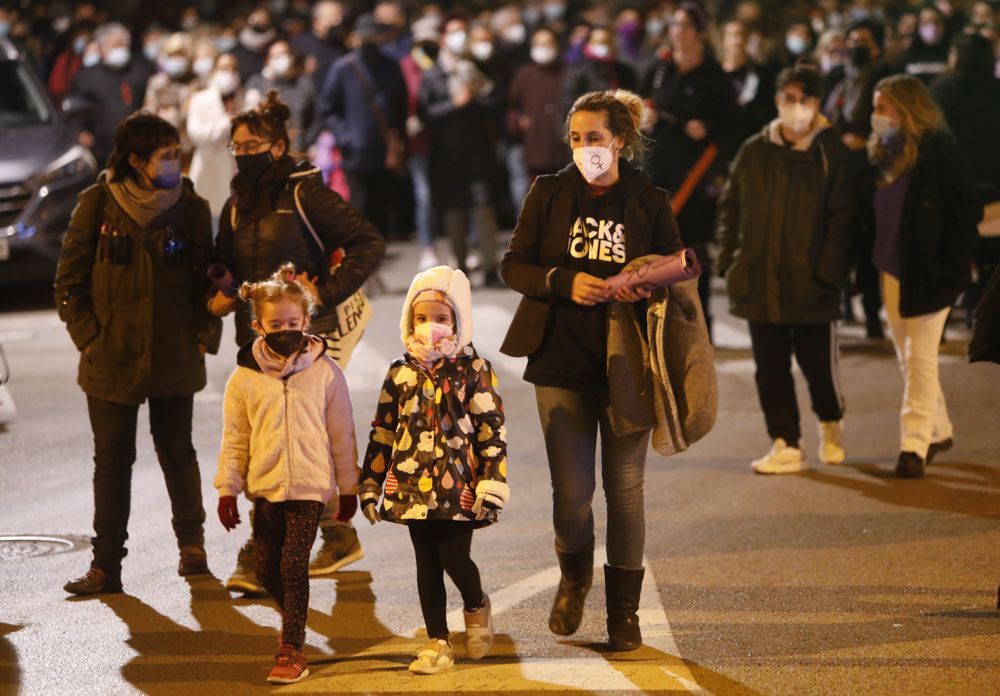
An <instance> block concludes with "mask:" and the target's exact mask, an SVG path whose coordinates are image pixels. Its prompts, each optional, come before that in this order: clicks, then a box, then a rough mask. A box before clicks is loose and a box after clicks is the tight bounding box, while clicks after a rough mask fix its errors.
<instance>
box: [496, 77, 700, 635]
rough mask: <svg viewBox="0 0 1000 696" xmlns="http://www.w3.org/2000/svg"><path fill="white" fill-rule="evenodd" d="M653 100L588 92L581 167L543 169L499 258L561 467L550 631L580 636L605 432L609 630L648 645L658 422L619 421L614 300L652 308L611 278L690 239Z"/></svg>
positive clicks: (578, 125) (555, 465)
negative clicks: (646, 145)
mask: <svg viewBox="0 0 1000 696" xmlns="http://www.w3.org/2000/svg"><path fill="white" fill-rule="evenodd" d="M643 110H644V106H643V104H642V101H641V100H640V98H639V97H638V96H636V95H635V94H632V93H631V92H622V91H618V92H615V93H612V92H590V93H588V94H585V95H583V96H582V97H580V98H579V99H577V101H576V103H575V104H574V105H573V108H572V109H571V110H570V114H569V118H568V121H567V131H568V133H567V135H568V140H569V143H570V146H571V147H572V148H573V159H574V161H575V163H576V164H575V165H569V166H568V167H566V168H565V169H563V170H562V171H560V172H559V173H558V174H554V175H549V176H541V177H538V178H537V179H536V180H535V183H534V185H533V186H532V187H531V190H530V191H529V192H528V195H527V197H526V198H525V201H524V206H523V207H522V209H521V214H520V217H519V218H518V222H517V226H516V227H515V228H514V237H513V239H512V240H511V243H510V248H509V249H508V250H507V254H506V255H505V256H504V259H503V263H502V264H501V267H500V272H501V275H502V276H503V279H504V282H506V283H507V285H508V286H510V287H511V288H512V289H514V290H517V291H518V292H519V293H521V294H522V295H524V297H523V298H522V299H521V304H520V306H519V307H518V310H517V313H516V315H515V316H514V320H513V322H512V323H511V326H510V328H509V329H508V331H507V336H506V338H505V339H504V344H503V347H502V348H501V350H503V352H505V353H507V354H508V355H513V356H527V357H528V367H527V369H526V370H525V372H524V378H525V379H526V380H527V381H529V382H531V383H533V384H534V385H535V394H536V399H537V402H538V414H539V418H540V420H541V423H542V430H543V432H544V434H545V448H546V452H547V454H548V460H549V469H550V472H551V475H552V488H553V493H554V495H553V504H554V510H553V521H554V525H555V543H556V555H557V556H558V557H559V567H560V569H561V570H562V580H561V581H560V583H559V589H558V592H557V595H556V599H555V603H554V605H553V607H552V613H551V614H550V616H549V628H550V629H551V630H552V631H553V632H554V633H556V634H559V635H570V634H572V633H574V632H575V631H576V630H577V628H578V627H579V625H580V620H581V618H582V615H583V604H584V600H585V598H586V596H587V591H588V590H589V589H590V583H591V576H592V574H593V567H594V517H593V512H592V510H591V501H592V499H593V495H594V489H595V487H596V479H595V464H596V463H595V448H596V444H597V433H598V430H599V431H600V433H601V470H602V475H603V481H604V490H605V495H606V497H607V504H608V525H607V527H608V540H607V549H608V564H607V565H606V566H605V577H606V580H607V582H606V587H607V606H608V635H609V643H610V645H611V648H612V649H614V650H634V649H635V648H638V647H639V645H641V643H642V636H641V634H640V632H639V620H638V617H637V616H636V613H635V612H636V610H637V609H638V605H639V591H640V589H641V586H642V577H643V573H644V569H643V567H642V558H643V544H644V538H645V520H644V517H643V485H642V484H643V471H644V468H645V462H646V450H647V448H648V445H649V430H645V431H641V432H638V433H635V434H631V435H617V434H616V433H615V432H614V431H613V429H612V426H611V423H610V420H609V416H608V405H609V396H608V366H607V361H608V352H607V320H608V305H607V304H606V302H607V301H609V300H611V299H615V300H618V301H619V302H625V303H639V304H640V305H641V304H642V303H643V300H644V299H645V297H647V296H648V294H646V295H640V294H637V293H632V292H627V293H622V292H620V293H619V294H618V295H616V296H614V297H612V296H611V293H610V291H609V289H608V285H607V283H606V282H605V279H606V278H608V277H610V276H612V275H614V274H616V273H618V272H620V271H621V270H622V269H623V268H625V266H626V264H627V263H628V262H630V261H631V260H633V259H635V258H637V257H639V256H643V255H646V254H651V253H654V254H668V253H671V252H674V251H677V250H678V249H680V248H681V240H680V234H679V233H678V230H677V223H676V222H675V221H674V216H673V213H672V212H671V210H670V202H669V197H668V195H667V192H666V191H663V190H662V189H658V188H656V187H655V186H654V185H653V182H652V180H651V179H650V178H649V177H648V176H647V175H646V174H645V173H644V172H642V171H641V170H639V169H636V168H635V167H634V166H633V165H632V163H631V162H632V160H633V158H635V157H636V156H637V155H639V154H640V153H641V151H642V146H643V138H642V135H641V134H640V132H639V128H640V124H641V122H642V117H643ZM636 309H637V311H641V310H640V307H636ZM640 316H644V313H641V314H640Z"/></svg>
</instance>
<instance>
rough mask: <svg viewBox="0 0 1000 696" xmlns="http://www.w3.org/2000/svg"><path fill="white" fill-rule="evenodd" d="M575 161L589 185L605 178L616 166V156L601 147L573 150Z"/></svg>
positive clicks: (594, 146) (593, 146)
mask: <svg viewBox="0 0 1000 696" xmlns="http://www.w3.org/2000/svg"><path fill="white" fill-rule="evenodd" d="M573 161H574V162H575V163H576V168H577V169H579V170H580V173H581V174H583V178H584V179H586V180H587V182H588V183H593V182H594V181H596V180H597V179H598V178H599V177H601V176H604V175H605V174H607V173H608V170H609V169H611V165H613V164H614V161H615V155H614V153H613V152H611V150H610V149H609V148H606V147H602V146H600V145H591V146H589V147H578V148H576V149H575V150H573Z"/></svg>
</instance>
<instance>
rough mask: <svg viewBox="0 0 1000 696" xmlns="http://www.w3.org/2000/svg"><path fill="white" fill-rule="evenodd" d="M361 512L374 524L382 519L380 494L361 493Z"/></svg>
mask: <svg viewBox="0 0 1000 696" xmlns="http://www.w3.org/2000/svg"><path fill="white" fill-rule="evenodd" d="M361 514H362V515H364V516H365V519H366V520H368V521H369V522H371V523H372V524H375V523H376V522H381V521H382V516H381V515H380V514H378V496H377V495H376V494H375V493H371V492H368V493H362V494H361Z"/></svg>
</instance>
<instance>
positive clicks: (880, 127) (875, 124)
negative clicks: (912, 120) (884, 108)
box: [872, 114, 899, 138]
mask: <svg viewBox="0 0 1000 696" xmlns="http://www.w3.org/2000/svg"><path fill="white" fill-rule="evenodd" d="M898 130H899V125H898V124H897V123H896V122H895V121H893V120H892V119H891V118H890V117H889V116H886V115H884V114H872V132H873V133H874V134H875V135H877V136H878V137H880V138H885V137H888V136H891V135H895V134H896V131H898Z"/></svg>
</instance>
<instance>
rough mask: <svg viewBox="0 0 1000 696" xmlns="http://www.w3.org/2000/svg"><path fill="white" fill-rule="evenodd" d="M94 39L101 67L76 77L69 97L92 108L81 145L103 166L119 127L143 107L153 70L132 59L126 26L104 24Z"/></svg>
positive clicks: (129, 37)
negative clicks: (127, 117)
mask: <svg viewBox="0 0 1000 696" xmlns="http://www.w3.org/2000/svg"><path fill="white" fill-rule="evenodd" d="M95 38H96V40H97V43H98V44H99V46H100V49H101V63H99V64H97V65H94V66H92V67H89V68H85V69H83V70H81V71H80V72H79V73H78V74H77V76H76V78H75V79H74V80H73V84H72V85H71V86H70V95H71V96H74V97H78V98H80V99H83V100H85V101H86V102H87V103H88V104H89V106H90V109H89V111H88V112H87V113H86V114H85V116H84V118H83V119H82V125H83V132H82V133H81V142H82V143H83V144H84V145H86V146H88V147H90V148H91V150H92V152H93V154H94V157H95V158H97V161H98V162H99V163H101V164H103V163H104V162H105V161H106V160H107V158H108V156H109V155H110V154H111V150H112V148H113V147H114V135H115V128H116V127H117V124H119V123H121V121H122V120H124V119H125V117H126V116H128V115H129V114H131V113H132V112H133V111H137V110H138V109H139V108H140V107H141V106H142V103H143V100H144V99H145V96H146V84H147V83H148V82H149V78H150V76H151V75H152V70H151V69H150V66H149V64H147V63H146V62H144V61H139V60H136V59H134V58H133V56H132V51H131V50H130V48H129V46H130V45H131V43H132V35H131V34H130V33H129V31H128V29H126V28H125V27H124V26H123V25H121V24H118V23H117V22H112V23H109V24H103V25H101V26H100V27H98V29H97V32H96V34H95Z"/></svg>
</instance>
